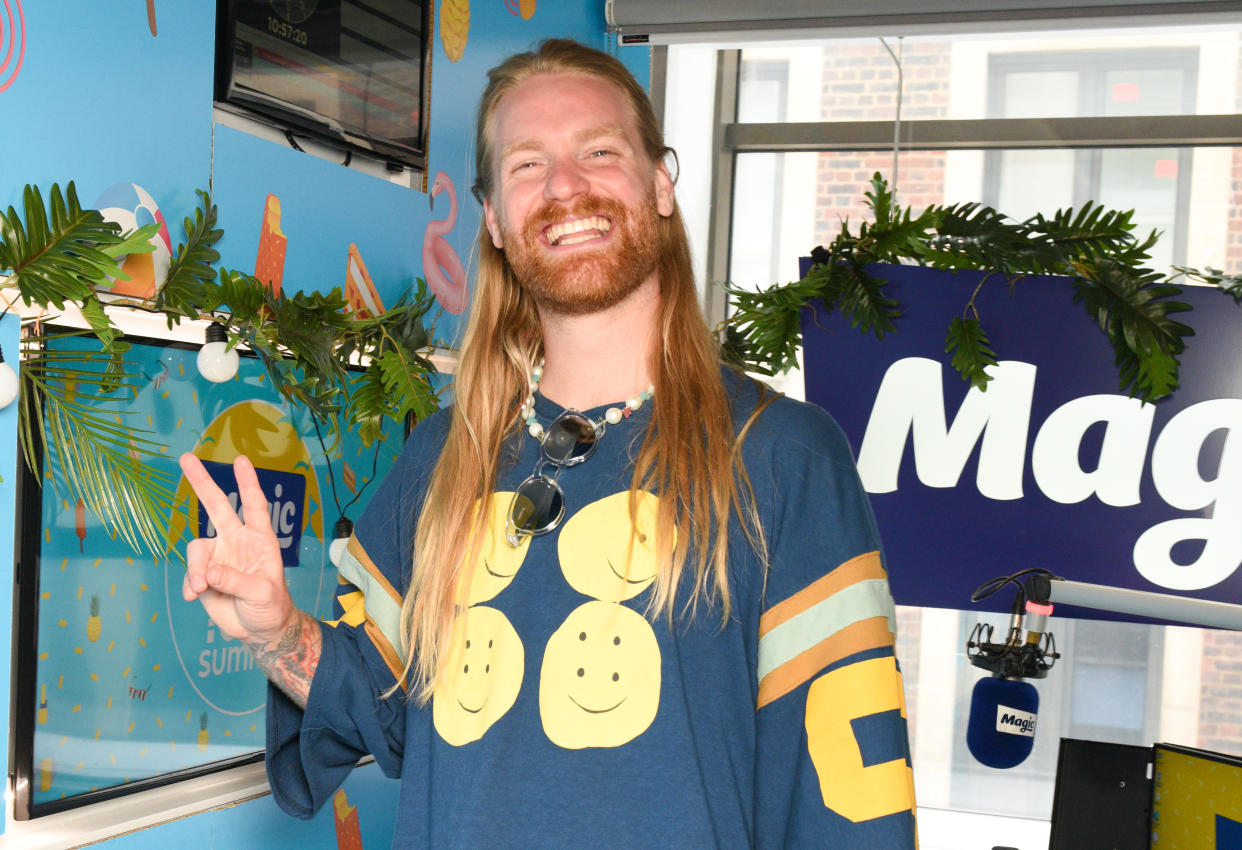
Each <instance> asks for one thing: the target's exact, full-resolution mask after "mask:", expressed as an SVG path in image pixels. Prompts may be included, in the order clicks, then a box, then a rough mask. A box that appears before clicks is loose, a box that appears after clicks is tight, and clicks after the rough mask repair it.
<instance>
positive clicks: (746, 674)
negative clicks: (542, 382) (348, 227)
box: [267, 373, 915, 850]
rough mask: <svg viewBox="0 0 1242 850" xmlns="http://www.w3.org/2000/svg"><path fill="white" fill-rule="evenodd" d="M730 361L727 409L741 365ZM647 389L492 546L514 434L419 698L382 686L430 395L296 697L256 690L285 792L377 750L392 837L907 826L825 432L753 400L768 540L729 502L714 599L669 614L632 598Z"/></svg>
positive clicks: (882, 680)
mask: <svg viewBox="0 0 1242 850" xmlns="http://www.w3.org/2000/svg"><path fill="white" fill-rule="evenodd" d="M725 380H726V386H727V388H728V390H729V393H730V395H731V397H732V399H733V402H734V418H735V423H737V426H738V427H739V428H740V427H741V426H742V425H743V424H744V423H745V422H746V421H747V420H748V418H749V416H750V413H751V411H752V410H753V409H754V408H755V404H756V400H757V392H756V388H755V386H754V385H753V384H752V383H751V382H750V381H748V380H746V379H743V378H739V377H737V376H735V375H733V374H732V373H728V374H727V375H726V378H725ZM653 403H654V404H658V403H659V399H655V400H654V402H653ZM650 409H651V405H650V404H648V405H645V406H644V407H642V408H640V409H639V410H638V411H635V412H634V414H633V415H632V416H631V417H629V418H627V419H624V420H622V421H621V422H620V423H619V424H617V425H609V426H608V427H607V431H606V433H605V435H604V437H603V438H602V439H601V440H600V441H599V443H598V447H597V450H596V451H595V453H594V454H593V455H592V456H591V457H590V458H588V459H587V460H586V461H585V462H583V463H581V464H580V465H578V466H574V467H571V468H567V469H564V470H561V471H560V472H559V474H557V475H556V478H557V481H558V483H559V484H560V487H561V488H562V490H563V492H564V499H565V506H566V508H565V517H564V519H563V520H562V522H561V524H560V525H559V526H558V527H557V528H556V529H555V530H554V531H552V532H550V533H548V534H544V535H540V536H537V537H534V538H527V539H525V540H524V541H523V543H522V544H521V545H520V546H518V547H512V546H510V545H509V544H508V543H507V542H506V541H505V538H504V526H505V519H506V517H507V513H508V507H509V501H510V497H511V494H512V492H513V491H514V490H515V489H516V488H517V486H518V485H519V483H520V482H521V481H522V480H523V479H525V478H526V477H528V476H529V475H531V474H532V472H533V470H534V469H535V466H536V462H537V461H538V459H539V447H538V444H537V443H536V441H535V440H534V439H531V438H530V437H528V436H525V435H524V434H522V435H520V441H519V444H518V445H516V446H515V449H516V450H517V455H516V459H515V460H513V461H512V462H511V463H507V464H506V465H505V467H504V468H503V469H502V471H501V473H500V475H499V476H498V478H499V480H498V482H497V492H496V493H495V494H493V495H492V497H491V498H490V499H488V500H485V502H486V503H485V504H484V505H483V508H484V509H485V510H487V511H488V517H489V523H488V527H489V529H490V537H489V539H488V540H487V541H486V542H485V544H484V546H483V547H482V550H481V552H480V557H479V559H478V561H479V562H478V563H477V564H475V565H467V568H470V567H471V566H473V567H474V568H473V570H472V575H473V578H472V581H471V583H470V587H469V588H468V589H463V597H464V598H463V600H462V603H461V607H460V609H459V610H460V613H459V615H458V617H457V619H456V621H455V626H454V640H453V648H452V650H451V653H450V655H449V658H448V661H447V663H446V672H445V675H444V677H443V681H442V682H441V683H440V685H439V686H438V687H437V690H436V693H435V696H434V697H433V699H432V701H431V702H430V703H429V704H428V705H427V706H425V707H421V708H420V707H418V706H417V705H416V704H415V703H414V702H407V701H405V700H403V699H402V697H401V694H400V693H398V694H397V695H395V696H392V697H389V698H387V699H384V698H382V696H381V694H382V693H383V692H384V691H386V690H387V689H388V688H389V687H391V685H392V684H393V682H394V681H396V675H397V674H398V673H399V672H400V670H401V668H402V661H401V658H400V653H399V650H397V649H396V647H397V646H399V637H398V635H399V634H400V630H399V625H398V615H399V611H400V604H401V595H402V593H403V592H404V590H405V587H406V585H407V583H408V577H409V572H410V565H411V563H412V541H413V528H414V523H415V519H416V516H417V513H418V510H419V508H420V506H421V504H422V498H423V494H424V492H425V488H426V484H427V481H428V478H429V476H430V473H431V469H432V467H433V466H434V463H435V461H436V458H437V457H438V454H439V452H440V448H441V446H442V445H443V441H444V436H445V433H446V430H447V427H448V421H449V417H448V415H447V411H442V412H441V413H439V414H437V415H436V416H433V417H431V418H430V419H428V420H427V421H426V422H424V423H422V424H421V425H420V426H419V427H418V428H416V429H415V430H414V432H413V433H412V435H411V437H410V439H409V440H408V441H407V445H406V447H405V449H404V451H403V453H402V455H401V457H400V459H399V460H398V461H397V464H396V465H395V466H394V468H393V470H392V471H391V472H390V473H389V475H388V476H387V478H386V479H385V481H384V482H383V484H382V486H381V488H380V489H379V490H378V491H377V492H376V494H375V496H374V498H373V499H372V501H371V504H370V507H369V508H368V509H367V511H366V512H365V513H364V514H363V516H362V517H361V518H360V519H359V521H358V523H357V526H356V528H355V531H354V537H353V539H351V541H350V544H349V548H348V554H347V555H346V556H345V558H344V559H343V561H342V564H341V566H340V572H341V575H342V578H343V580H344V579H347V580H349V582H350V584H348V585H342V586H341V587H340V589H339V591H338V608H337V610H338V613H339V614H340V617H339V619H337V620H335V621H333V622H331V623H327V624H325V625H324V626H323V628H322V632H323V654H322V656H321V658H320V662H319V667H318V669H317V671H316V673H315V678H314V682H313V685H312V688H311V692H310V696H309V701H308V704H307V708H306V710H305V712H303V711H302V710H300V709H298V708H297V707H296V706H295V705H294V704H293V703H291V702H290V701H289V700H288V699H287V698H285V697H284V696H283V695H282V694H280V693H279V692H278V691H276V690H274V689H272V690H271V696H270V699H269V702H268V714H267V717H268V750H267V762H268V776H269V780H270V782H271V785H272V789H273V793H274V794H275V797H276V800H277V802H278V803H279V804H280V806H281V807H282V808H283V809H285V811H287V812H289V813H291V814H294V815H297V816H299V817H310V816H311V815H312V814H313V813H314V812H315V811H316V810H317V809H318V808H319V807H320V806H321V805H322V804H323V803H324V802H325V801H326V800H327V799H329V798H330V797H331V796H332V794H333V792H334V791H335V790H336V788H337V787H338V786H339V785H340V783H341V782H342V781H343V780H344V778H345V776H346V775H347V774H348V771H349V770H350V769H351V768H352V766H353V765H354V764H355V763H356V761H357V759H358V758H359V757H360V756H362V755H363V754H365V753H371V754H373V755H374V756H375V759H376V761H377V762H378V764H379V765H380V767H381V768H382V769H383V771H384V772H385V773H386V774H387V775H389V776H392V777H399V778H400V781H401V795H400V809H399V811H398V813H397V823H396V831H395V835H394V838H393V847H470V848H474V847H493V846H504V847H578V846H587V847H727V848H735V847H790V846H794V847H839V848H848V849H849V850H864V848H877V849H878V848H883V850H892V849H893V848H909V847H914V846H915V837H914V836H915V824H914V788H913V779H912V774H911V769H910V761H909V744H908V741H907V735H906V721H905V707H904V700H903V697H902V688H901V676H900V673H899V671H898V669H897V666H896V660H895V656H894V653H893V630H894V628H895V620H894V610H893V603H892V598H891V596H890V595H889V590H888V582H887V576H886V574H885V571H884V568H883V565H882V556H881V551H880V542H879V538H878V535H877V532H876V528H875V523H874V520H873V518H872V515H871V511H870V507H869V505H868V502H867V498H866V494H865V493H864V492H863V490H862V487H861V485H860V483H859V481H858V475H857V472H856V471H855V467H854V462H853V458H852V456H851V453H850V450H849V446H848V444H847V443H846V440H845V437H844V435H843V434H842V433H841V431H840V429H839V428H838V427H837V425H836V423H835V422H834V421H833V420H832V419H831V418H830V417H829V416H828V415H827V414H826V413H824V412H823V411H822V410H820V409H818V408H815V407H812V406H810V405H806V404H802V403H799V402H795V401H791V400H788V399H784V398H781V399H778V400H776V401H775V402H773V403H772V404H770V405H769V406H768V407H767V408H766V409H765V410H763V411H762V413H761V414H760V415H759V416H758V417H757V418H756V420H755V421H754V423H753V424H752V426H751V427H750V429H749V432H748V434H747V436H746V439H745V442H744V444H743V445H744V449H743V457H744V460H745V465H746V470H747V472H748V474H749V479H750V485H751V487H752V488H753V491H754V500H755V504H756V506H757V507H758V511H759V516H760V519H761V521H762V525H763V530H764V536H765V543H766V550H767V554H768V565H767V567H766V569H765V567H764V565H763V562H762V560H761V559H760V558H759V557H758V556H757V555H756V554H755V551H754V548H753V547H752V546H751V545H750V544H748V542H747V541H746V538H745V536H744V534H743V533H742V530H741V528H740V524H739V523H737V522H736V520H734V521H733V522H732V523H731V526H730V545H729V575H730V580H729V592H730V597H731V604H732V610H731V614H730V617H729V620H728V622H727V623H723V624H722V623H721V617H720V612H719V609H711V608H703V607H700V608H699V610H698V611H697V613H696V614H695V615H694V616H693V617H690V616H689V615H685V614H683V615H679V616H678V617H677V618H676V619H675V620H674V621H673V622H672V623H671V624H670V623H669V621H668V619H667V618H666V617H664V616H663V615H660V614H654V615H653V614H649V613H648V612H647V610H646V603H647V600H648V598H649V594H650V592H651V584H652V580H653V578H654V570H655V560H654V545H655V543H656V541H655V539H654V519H653V518H654V515H655V508H656V504H657V502H656V497H655V496H654V495H652V494H649V493H641V494H639V495H638V499H637V527H636V529H635V528H634V527H632V526H631V521H630V499H629V494H628V488H629V486H630V481H631V476H632V472H633V467H632V461H633V458H634V455H635V454H636V453H637V450H638V447H639V445H640V444H641V442H642V438H643V435H644V429H645V428H646V427H647V424H648V422H649V416H650ZM536 410H537V414H538V417H539V419H540V421H541V422H544V423H545V424H546V423H548V422H551V421H552V419H554V418H555V417H556V415H557V414H559V413H560V412H561V409H560V408H559V407H558V406H557V405H555V404H553V403H552V402H549V401H548V400H547V399H544V398H542V397H538V396H537V397H536ZM587 413H588V414H589V415H590V416H591V417H592V418H593V419H600V418H602V416H603V408H600V409H597V410H593V411H587ZM545 471H546V472H548V474H550V475H551V474H554V473H555V470H553V469H550V468H547V467H545ZM679 601H680V597H679ZM678 610H679V612H680V611H681V609H680V608H679V609H678Z"/></svg>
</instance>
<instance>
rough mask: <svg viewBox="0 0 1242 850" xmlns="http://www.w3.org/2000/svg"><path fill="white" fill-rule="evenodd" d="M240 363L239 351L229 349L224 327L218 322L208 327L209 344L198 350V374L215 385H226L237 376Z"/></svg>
mask: <svg viewBox="0 0 1242 850" xmlns="http://www.w3.org/2000/svg"><path fill="white" fill-rule="evenodd" d="M240 362H241V358H239V357H238V356H237V349H236V348H234V349H232V350H230V349H229V347H228V335H227V334H226V333H225V332H224V326H223V325H221V324H219V323H217V322H212V323H211V324H210V325H208V326H207V344H206V345H204V346H203V347H202V348H200V349H199V350H198V359H197V363H198V373H199V374H200V375H202V376H203V377H204V378H206V379H207V380H209V381H212V382H214V383H217V384H220V383H224V382H225V381H227V380H229V379H230V378H232V377H233V376H234V375H236V374H237V366H238V364H239V363H240Z"/></svg>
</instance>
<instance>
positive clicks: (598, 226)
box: [543, 215, 612, 246]
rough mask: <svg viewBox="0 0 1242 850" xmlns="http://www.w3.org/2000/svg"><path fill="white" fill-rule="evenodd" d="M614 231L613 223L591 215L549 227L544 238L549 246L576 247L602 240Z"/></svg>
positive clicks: (602, 217)
mask: <svg viewBox="0 0 1242 850" xmlns="http://www.w3.org/2000/svg"><path fill="white" fill-rule="evenodd" d="M610 230H612V222H611V221H610V220H609V219H607V218H605V217H604V216H602V215H591V216H586V217H584V218H573V219H570V220H568V221H558V222H556V223H555V224H550V225H548V226H547V227H546V228H545V229H544V231H543V235H544V238H545V239H547V240H548V244H549V245H557V246H559V245H576V244H577V243H579V242H587V241H590V240H592V239H600V238H603V237H604V236H606V235H607V234H608V231H610Z"/></svg>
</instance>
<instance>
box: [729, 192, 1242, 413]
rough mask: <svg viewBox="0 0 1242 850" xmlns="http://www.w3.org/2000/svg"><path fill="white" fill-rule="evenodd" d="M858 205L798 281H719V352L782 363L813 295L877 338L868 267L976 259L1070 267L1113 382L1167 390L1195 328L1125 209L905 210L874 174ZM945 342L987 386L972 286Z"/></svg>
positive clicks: (1238, 295)
mask: <svg viewBox="0 0 1242 850" xmlns="http://www.w3.org/2000/svg"><path fill="white" fill-rule="evenodd" d="M866 205H867V206H868V207H869V208H870V209H871V211H872V214H873V216H874V221H872V222H864V223H863V224H862V225H860V226H859V228H858V234H857V235H854V233H853V232H852V231H851V230H850V227H849V225H848V222H847V223H846V224H844V225H843V226H842V228H841V232H840V233H839V234H838V235H837V237H836V239H835V240H833V242H832V243H831V244H830V245H827V246H820V247H818V248H815V249H813V250H812V251H811V258H812V263H813V265H812V267H811V269H810V271H809V272H808V273H807V275H806V276H805V277H804V278H803V279H802V280H798V281H794V282H793V283H788V284H780V285H775V286H771V287H768V288H766V289H761V290H759V291H752V290H746V289H740V288H738V287H735V286H731V285H728V284H726V285H725V287H724V288H725V290H726V291H727V293H728V294H729V296H730V299H731V303H732V306H733V312H732V315H731V316H730V317H729V318H728V319H727V320H726V321H725V324H724V326H723V328H722V329H721V330H722V333H721V339H722V350H723V352H724V356H725V357H726V359H728V360H731V361H732V362H734V363H735V364H736V365H738V366H741V367H743V368H745V369H748V370H751V371H754V372H757V373H759V374H763V375H774V374H779V373H780V372H784V371H786V370H788V369H790V368H792V367H793V366H794V365H796V363H797V358H798V351H799V349H800V348H801V346H802V326H801V312H802V310H803V308H805V307H806V306H808V305H810V304H815V303H817V304H819V305H821V306H822V308H823V309H824V310H826V311H827V312H829V313H831V312H834V311H838V312H840V313H841V314H842V315H843V316H844V317H845V318H846V319H847V320H848V321H849V323H850V326H851V327H854V328H857V329H858V330H859V331H860V332H862V333H864V334H869V333H874V334H875V335H876V337H877V338H879V339H882V338H883V337H884V335H885V334H886V333H889V332H891V331H894V330H896V328H897V320H898V319H899V318H900V317H901V308H900V305H898V304H897V303H896V302H895V301H893V300H892V299H891V298H888V297H887V296H886V295H885V286H886V281H884V280H883V279H882V278H880V277H877V276H875V275H872V274H871V273H869V272H868V271H867V268H868V267H869V266H870V265H871V264H873V263H889V264H898V263H914V264H918V265H923V266H930V267H932V268H937V269H943V270H946V271H955V270H963V269H973V270H986V271H990V272H993V273H995V274H997V275H999V276H1001V277H1002V278H1003V279H1004V280H1005V281H1007V283H1008V285H1009V286H1011V287H1012V286H1014V285H1016V284H1017V283H1018V282H1019V281H1020V280H1021V279H1022V278H1023V277H1025V276H1027V275H1036V274H1039V275H1045V274H1046V275H1063V276H1066V277H1069V278H1071V279H1072V281H1073V299H1074V301H1075V302H1078V303H1081V304H1082V305H1083V307H1084V308H1085V310H1086V311H1087V314H1088V315H1089V316H1090V317H1091V319H1092V320H1093V321H1094V322H1095V323H1096V324H1097V325H1099V327H1100V330H1101V331H1102V332H1103V333H1104V334H1105V335H1106V336H1107V337H1108V341H1109V343H1110V344H1111V345H1112V348H1113V353H1114V360H1115V363H1116V366H1117V372H1118V386H1119V389H1120V390H1121V391H1122V392H1126V393H1128V394H1129V395H1131V396H1134V397H1137V398H1140V399H1142V400H1143V401H1147V402H1152V401H1156V400H1158V399H1161V398H1164V397H1165V396H1167V395H1169V394H1170V393H1171V392H1173V391H1174V390H1175V389H1177V385H1178V370H1179V368H1180V362H1179V360H1178V355H1180V354H1181V353H1182V351H1183V350H1184V348H1185V337H1187V336H1190V335H1192V334H1193V333H1194V332H1193V331H1192V330H1191V329H1190V328H1189V327H1188V326H1187V325H1185V324H1182V323H1181V322H1179V321H1177V320H1176V319H1175V318H1174V316H1175V315H1176V314H1178V313H1183V312H1186V311H1189V310H1190V309H1191V308H1190V305H1188V304H1186V303H1184V302H1182V301H1179V300H1177V299H1178V297H1179V296H1180V295H1181V293H1182V290H1181V288H1180V287H1178V286H1176V285H1175V284H1173V283H1172V282H1171V278H1169V277H1166V276H1162V275H1160V274H1158V273H1156V272H1154V271H1152V270H1150V269H1148V268H1147V267H1146V265H1145V264H1146V263H1147V261H1148V260H1149V252H1150V250H1151V248H1152V246H1153V245H1154V244H1155V242H1156V239H1157V236H1158V234H1157V233H1156V232H1154V231H1153V232H1152V233H1151V234H1149V235H1148V236H1147V237H1146V238H1144V239H1138V238H1136V237H1135V235H1134V232H1133V231H1134V223H1133V212H1132V211H1125V212H1119V211H1115V210H1107V209H1105V208H1104V207H1102V206H1100V205H1098V204H1094V203H1091V202H1088V203H1087V204H1086V205H1084V206H1083V207H1082V208H1081V209H1078V210H1074V209H1065V210H1059V211H1058V212H1057V213H1056V214H1055V215H1053V216H1051V217H1045V216H1044V215H1034V216H1031V217H1030V218H1028V219H1025V220H1023V221H1014V220H1013V219H1010V218H1008V217H1007V216H1005V215H1003V214H1002V213H999V212H997V211H996V210H994V209H992V208H991V207H987V206H984V205H982V204H978V203H963V204H954V205H950V206H931V207H928V208H927V209H926V210H924V211H923V212H922V213H921V214H919V215H917V216H915V215H914V214H913V212H912V211H911V210H910V209H908V208H899V207H897V206H895V205H894V203H893V196H892V193H891V192H889V189H888V184H887V183H886V182H885V181H884V180H883V178H881V177H880V175H879V174H878V173H877V174H876V175H875V176H874V177H873V178H872V180H871V189H870V191H868V192H867V193H866ZM1175 271H1176V272H1177V273H1178V274H1180V275H1183V276H1185V277H1187V278H1191V279H1196V280H1199V281H1201V282H1203V283H1206V284H1209V285H1212V286H1215V287H1216V288H1217V289H1219V290H1220V291H1221V292H1223V293H1225V294H1226V295H1228V296H1230V297H1232V298H1233V299H1234V301H1235V302H1236V303H1238V304H1239V305H1242V277H1237V276H1230V275H1225V274H1224V273H1223V272H1220V271H1217V270H1214V269H1210V268H1209V269H1207V270H1206V271H1198V270H1196V269H1187V268H1177V269H1175ZM987 280H988V279H987V278H985V279H984V281H983V282H981V283H980V286H982V285H984V283H986V282H987ZM977 292H978V290H976V293H977ZM945 351H946V352H948V353H950V354H951V355H952V359H951V362H952V365H953V368H954V369H956V370H957V371H958V373H959V374H960V375H961V376H962V379H963V380H965V381H968V382H969V383H970V384H971V385H972V386H975V387H978V388H979V389H981V390H984V389H986V388H987V383H988V381H989V380H990V379H991V378H990V375H989V374H988V373H987V371H986V368H987V367H988V366H990V365H995V363H996V356H997V355H996V352H995V351H993V350H992V348H991V343H990V341H989V339H988V336H987V333H986V331H985V330H984V327H983V318H982V317H980V316H979V315H978V312H977V310H976V309H975V304H974V298H973V296H972V298H971V299H970V301H969V302H968V303H967V304H965V305H963V309H962V315H961V316H960V317H958V318H955V319H954V320H953V321H952V322H951V323H950V325H949V328H948V331H947V334H946V338H945Z"/></svg>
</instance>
